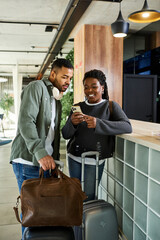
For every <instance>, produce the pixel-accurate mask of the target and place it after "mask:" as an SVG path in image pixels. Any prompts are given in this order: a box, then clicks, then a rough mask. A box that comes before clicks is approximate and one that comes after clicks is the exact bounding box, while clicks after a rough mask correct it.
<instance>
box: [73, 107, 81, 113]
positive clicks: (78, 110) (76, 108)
mask: <svg viewBox="0 0 160 240" xmlns="http://www.w3.org/2000/svg"><path fill="white" fill-rule="evenodd" d="M72 111H73V112H79V113H82V110H81V108H80V106H72Z"/></svg>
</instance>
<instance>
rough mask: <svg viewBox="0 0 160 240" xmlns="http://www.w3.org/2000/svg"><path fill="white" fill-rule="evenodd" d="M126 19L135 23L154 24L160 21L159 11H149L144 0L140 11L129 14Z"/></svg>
mask: <svg viewBox="0 0 160 240" xmlns="http://www.w3.org/2000/svg"><path fill="white" fill-rule="evenodd" d="M128 19H129V20H130V21H131V22H137V23H149V22H156V21H158V20H160V11H158V10H152V9H149V7H148V3H147V0H145V1H144V5H143V8H142V10H140V11H137V12H133V13H131V14H130V15H129V16H128Z"/></svg>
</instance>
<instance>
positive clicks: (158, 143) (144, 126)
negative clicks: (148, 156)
mask: <svg viewBox="0 0 160 240" xmlns="http://www.w3.org/2000/svg"><path fill="white" fill-rule="evenodd" d="M130 121H131V124H132V128H133V132H132V133H131V134H122V135H119V136H120V137H122V138H124V139H127V140H130V141H133V142H135V143H138V144H141V145H144V146H146V147H149V148H152V149H155V150H158V151H160V136H159V138H158V137H157V136H155V135H153V133H160V124H157V123H152V122H144V121H138V120H130Z"/></svg>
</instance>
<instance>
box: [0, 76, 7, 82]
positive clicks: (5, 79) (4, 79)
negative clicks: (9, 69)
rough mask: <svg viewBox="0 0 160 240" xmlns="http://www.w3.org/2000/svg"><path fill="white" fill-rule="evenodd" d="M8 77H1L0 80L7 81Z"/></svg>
mask: <svg viewBox="0 0 160 240" xmlns="http://www.w3.org/2000/svg"><path fill="white" fill-rule="evenodd" d="M7 81H8V79H7V78H4V77H0V82H7Z"/></svg>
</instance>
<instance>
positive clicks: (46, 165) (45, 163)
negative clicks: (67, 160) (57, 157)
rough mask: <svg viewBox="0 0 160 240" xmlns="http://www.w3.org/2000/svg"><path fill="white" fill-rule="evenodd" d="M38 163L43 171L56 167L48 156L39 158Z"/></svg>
mask: <svg viewBox="0 0 160 240" xmlns="http://www.w3.org/2000/svg"><path fill="white" fill-rule="evenodd" d="M38 162H39V164H40V165H41V167H42V168H43V170H44V171H46V170H49V169H54V168H55V167H56V163H55V161H54V159H53V158H52V157H51V156H50V155H47V156H45V157H43V158H41V159H40V160H39V161H38Z"/></svg>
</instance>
